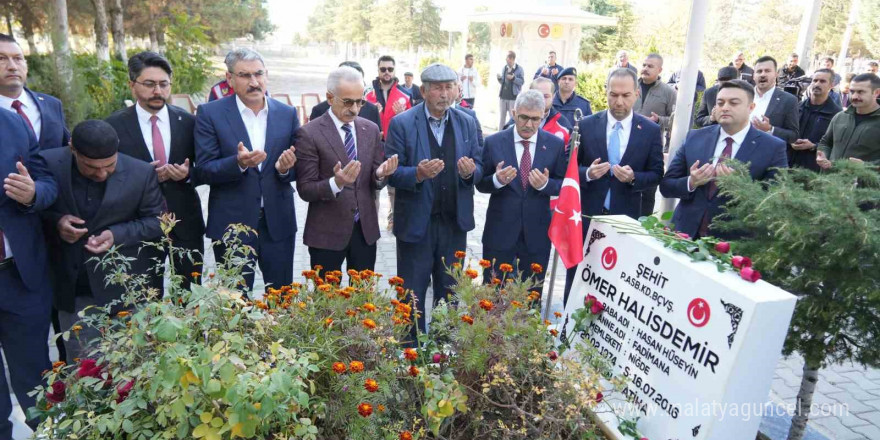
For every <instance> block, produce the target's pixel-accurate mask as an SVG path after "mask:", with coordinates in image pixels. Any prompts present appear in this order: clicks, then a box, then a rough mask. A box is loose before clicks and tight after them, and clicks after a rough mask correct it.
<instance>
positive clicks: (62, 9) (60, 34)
mask: <svg viewBox="0 0 880 440" xmlns="http://www.w3.org/2000/svg"><path fill="white" fill-rule="evenodd" d="M51 15H52V47H53V49H54V51H53V52H54V56H55V67H56V70H57V72H58V81H59V82H60V84H61V89H62V96H60V97H59V98H61V102H72V99H73V95H72V91H73V86H72V81H73V59H72V56H71V53H70V44H69V43H68V41H67V39H68V38H69V36H70V32H69V31H68V24H67V0H53V2H52V11H51ZM70 119H71V118H70V114H68V120H70Z"/></svg>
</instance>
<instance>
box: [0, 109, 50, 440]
mask: <svg viewBox="0 0 880 440" xmlns="http://www.w3.org/2000/svg"><path fill="white" fill-rule="evenodd" d="M0 133H3V135H2V136H0V176H2V177H3V178H4V179H5V178H6V176H8V175H9V174H10V173H18V170H17V169H16V167H15V163H16V162H19V161H21V162H22V164H23V165H24V166H25V167H26V168H27V170H28V173H29V174H30V176H31V178H32V179H33V180H34V183H35V185H36V194H35V199H34V203H33V205H32V206H30V207H27V206H24V205H22V204H20V203H18V202H16V201H15V200H12V199H10V198H9V197H7V196H6V192H5V191H0V230H2V231H3V235H4V240H5V241H6V242H7V244H8V245H9V248H10V249H11V250H12V258H13V259H14V261H15V265H14V266H12V265H9V266H6V267H5V268H3V269H0V345H2V347H3V355H4V357H5V359H6V362H7V367H8V368H9V375H10V378H11V381H12V388H13V389H14V390H15V395H16V398H17V399H18V402H19V404H21V407H22V408H24V409H27V408H29V407H31V406H33V405H34V398H32V397H29V396H28V395H27V393H28V392H30V391H31V390H32V389H33V388H34V387H36V386H37V385H39V384H40V383H41V382H42V378H41V377H40V373H41V372H42V371H43V370H44V369H46V368H49V366H50V364H49V347H48V345H47V344H46V341H47V340H48V337H49V312H50V309H51V305H52V289H51V286H50V285H49V281H48V280H49V274H48V273H47V271H46V268H47V266H48V259H47V254H46V245H45V239H44V237H43V229H42V227H41V225H40V217H39V215H38V214H37V213H38V212H39V211H42V210H44V209H46V208H47V207H49V206H50V205H52V203H53V202H55V199H56V198H57V196H58V186H57V184H56V182H55V179H54V178H53V177H52V175H51V174H50V173H49V171H48V169H47V167H46V161H45V160H44V159H43V158H42V157H41V156H40V155H39V151H40V147H39V145H38V144H37V139H36V137H35V136H34V135H33V132H32V131H31V129H30V128H29V127H28V126H27V125H26V124H25V122H24V120H23V119H22V118H21V117H19V116H18V115H16V114H14V113H12V112H8V111H0ZM0 368H2V365H0ZM11 413H12V402H11V400H10V398H9V386H8V384H7V383H6V378H5V377H2V378H0V438H4V439H6V438H12V423H10V422H9V416H10V414H11Z"/></svg>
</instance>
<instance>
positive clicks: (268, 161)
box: [195, 48, 299, 290]
mask: <svg viewBox="0 0 880 440" xmlns="http://www.w3.org/2000/svg"><path fill="white" fill-rule="evenodd" d="M226 61H227V64H226V68H227V70H228V71H227V72H226V78H227V80H229V81H230V82H231V83H232V84H233V87H234V88H235V95H234V96H227V97H226V98H223V99H219V100H217V101H213V102H209V103H207V104H203V105H201V106H199V110H198V116H197V118H196V135H195V140H196V167H197V168H200V169H201V170H202V171H201V176H202V178H203V182H204V183H207V184H208V185H211V193H210V197H209V199H208V224H207V228H206V235H207V236H208V238H210V239H211V240H214V241H215V242H214V246H213V247H214V256H215V258H216V259H217V261H218V262H225V261H226V258H227V255H226V253H227V252H226V250H227V247H226V245H225V243H223V242H222V241H221V240H222V239H223V234H224V233H225V231H226V228H227V227H228V226H229V225H232V224H237V223H240V224H242V225H244V226H247V227H249V228H251V229H253V230H254V231H255V232H256V233H257V234H256V235H254V234H253V233H251V234H248V235H246V236H242V237H240V238H241V239H242V241H243V243H244V244H246V245H249V246H251V247H253V249H254V250H255V251H256V257H251V258H252V259H254V260H255V261H252V264H251V266H253V263H258V264H259V266H260V270H262V272H263V280H264V281H265V283H266V286H267V287H269V286H274V287H276V288H278V287H280V286H283V285H286V284H290V283H291V282H293V245H294V240H295V237H296V216H295V214H294V207H293V186H292V185H291V183H292V182H293V181H294V180H296V172H295V170H294V169H293V166H294V164H295V163H296V155H295V153H294V152H295V151H296V150H295V148H294V144H295V141H296V131H297V130H298V129H299V119H298V118H297V116H296V109H294V108H293V107H290V106H288V105H285V104H283V103H282V102H280V101H277V100H274V99H272V98H269V97H266V95H265V90H266V85H267V82H268V74H267V71H266V65H265V63H264V62H263V57H262V56H261V55H260V54H259V53H257V52H256V51H253V50H251V49H246V48H241V49H236V50H234V51H232V52H231V53H230V55H229V56H227V58H226ZM244 281H245V284H246V286H247V290H251V289H253V285H254V273H253V269H245V273H244Z"/></svg>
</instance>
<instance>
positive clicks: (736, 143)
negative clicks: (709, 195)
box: [687, 93, 769, 192]
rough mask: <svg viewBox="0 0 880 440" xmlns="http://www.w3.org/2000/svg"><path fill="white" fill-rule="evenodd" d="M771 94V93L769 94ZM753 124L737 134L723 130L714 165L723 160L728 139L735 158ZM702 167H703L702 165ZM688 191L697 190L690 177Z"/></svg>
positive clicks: (714, 156)
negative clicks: (722, 155) (730, 139)
mask: <svg viewBox="0 0 880 440" xmlns="http://www.w3.org/2000/svg"><path fill="white" fill-rule="evenodd" d="M768 94H769V93H768ZM751 127H752V125H751V124H746V127H745V128H743V129H742V130H740V131H738V132H736V133H735V134H728V133H727V132H726V131H724V128H721V131H720V132H719V134H718V142H717V143H716V144H715V153H713V154H712V165H717V164H718V160H719V159H721V153H723V152H724V148H725V147H727V141H725V139H727V138H728V137H731V138H733V147H732V148H731V151H730V157H732V158H735V157H736V153H737V152H738V151H739V147H741V146H742V143H743V141H744V140H745V139H746V135H747V134H749V128H751ZM700 166H702V165H700ZM687 184H688V191H690V192H694V191H696V189H697V188H695V187H694V186H692V185H691V178H690V177H688V182H687Z"/></svg>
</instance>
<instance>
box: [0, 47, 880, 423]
mask: <svg viewBox="0 0 880 440" xmlns="http://www.w3.org/2000/svg"><path fill="white" fill-rule="evenodd" d="M225 64H226V69H227V72H226V74H225V80H224V81H223V82H222V83H220V84H217V85H216V86H214V87H212V90H211V99H210V100H209V102H208V103H206V104H203V105H201V106H199V108H198V111H197V113H196V115H195V116H193V115H191V114H189V113H187V112H186V111H184V110H182V109H180V108H178V107H175V106H173V105H170V104H169V103H168V100H169V98H170V92H171V89H172V86H173V79H174V70H173V67H172V66H171V64H170V63H169V62H168V60H166V59H165V58H164V57H162V56H161V55H159V54H156V53H153V52H142V53H139V54H137V55H135V56H133V57H131V59H130V60H129V62H128V73H129V83H128V86H129V87H130V89H131V94H132V97H133V100H134V101H135V103H134V105H133V106H131V107H128V108H125V109H122V110H120V111H118V112H116V113H114V114H112V115H110V116H109V117H107V119H106V120H104V121H101V120H87V121H84V122H82V123H80V124H78V125H77V126H76V127H75V128H74V129H73V131H72V133H69V132H68V130H67V128H66V124H65V120H64V115H63V111H62V106H61V102H60V101H58V100H57V99H56V98H54V97H51V96H48V95H44V94H40V93H37V92H34V91H31V90H30V89H28V88H27V87H26V82H27V62H26V60H25V58H24V55H23V53H22V50H21V47H20V46H19V45H18V43H17V42H16V41H15V40H14V39H13V38H11V37H9V36H6V35H2V34H0V107H2V108H3V110H0V133H2V136H0V167H2V170H0V171H2V174H3V175H5V176H6V177H5V179H4V193H3V194H2V195H0V285H2V286H3V289H0V345H2V347H3V352H4V357H5V361H6V365H7V366H8V368H9V372H10V379H11V386H12V388H13V390H14V391H15V393H16V396H17V398H18V400H19V402H20V403H21V405H22V406H23V407H29V406H31V405H32V404H33V402H34V400H33V397H31V396H28V395H27V393H28V392H29V391H30V390H31V389H33V388H34V386H36V385H38V384H39V383H40V380H41V379H40V373H41V372H42V371H43V370H45V369H46V368H48V366H49V354H48V348H47V347H46V340H47V337H48V332H49V326H50V322H52V324H54V326H55V331H56V332H62V331H66V330H68V329H70V328H71V326H73V325H74V324H75V323H76V321H77V319H78V313H80V312H82V311H83V310H85V309H86V308H88V307H90V306H103V305H105V304H108V303H109V302H111V301H113V300H115V299H118V298H119V297H120V295H121V294H122V290H121V288H120V287H119V286H115V285H112V284H107V283H105V276H106V275H107V274H108V270H109V269H107V268H104V267H101V266H99V265H96V263H95V262H94V261H93V260H92V259H91V258H92V257H94V256H101V255H103V254H104V253H106V252H107V251H108V250H109V249H110V248H111V247H113V246H119V249H120V251H121V252H122V254H123V255H125V256H129V257H138V256H139V258H134V259H133V260H132V268H131V271H132V272H133V273H143V274H146V275H148V276H149V277H150V280H151V283H152V284H151V285H152V286H153V287H154V288H156V289H157V290H160V291H161V289H162V287H163V275H164V274H163V273H155V272H151V270H150V269H151V267H155V263H154V261H164V260H165V259H166V258H168V256H169V250H168V249H161V248H159V247H157V248H156V249H152V250H149V251H145V252H148V254H147V255H146V257H145V255H144V254H143V253H141V254H138V252H139V248H140V246H139V244H140V243H142V242H149V241H154V242H155V241H157V240H158V239H159V238H160V237H161V236H162V230H161V228H160V223H159V220H158V217H159V216H160V215H161V214H162V213H163V212H171V213H173V214H174V215H175V216H176V218H177V220H179V223H178V224H177V226H176V227H175V228H174V229H173V231H172V232H171V235H170V238H171V240H172V242H173V244H174V246H176V247H178V248H181V249H184V250H186V251H189V252H191V255H192V256H193V257H194V258H193V259H192V260H190V259H189V258H172V261H171V262H170V264H171V265H173V267H174V268H175V271H176V273H178V274H182V275H184V277H185V278H186V281H185V282H186V283H189V282H191V281H194V280H195V279H196V278H197V277H198V276H199V274H200V273H201V270H202V266H201V262H202V260H201V255H202V253H203V252H204V250H205V249H204V245H203V243H204V237H205V236H207V237H208V238H209V239H210V240H211V241H212V247H213V251H214V255H215V256H216V259H217V261H218V262H221V263H222V262H225V261H229V259H231V258H236V255H235V254H234V252H233V251H232V250H231V249H229V248H228V247H227V243H226V242H224V241H223V237H224V234H225V233H226V231H227V228H228V227H229V226H230V225H233V224H241V225H244V226H247V227H249V228H250V229H251V230H252V231H254V232H255V233H251V234H241V235H239V236H238V238H239V239H241V240H242V242H243V243H244V244H246V245H249V246H251V247H252V248H253V249H254V251H255V252H254V253H253V254H249V255H248V259H249V260H250V265H251V267H252V268H255V267H259V268H260V270H261V272H262V274H263V279H264V281H265V284H266V286H267V287H271V286H283V285H287V284H290V283H292V281H293V257H294V252H295V251H296V248H297V246H296V244H295V238H296V232H297V224H296V216H295V212H294V188H295V189H296V191H298V192H299V197H301V198H302V199H303V200H304V201H305V202H307V203H308V214H307V216H306V222H305V225H304V231H303V234H302V237H303V244H305V246H306V248H307V250H308V253H309V262H310V265H321V266H323V268H324V270H325V271H331V270H339V269H341V268H342V267H343V265H345V266H346V267H347V268H349V269H356V270H363V269H374V267H375V263H376V243H377V241H378V239H379V236H380V229H379V221H378V192H379V191H380V190H381V189H382V188H385V187H388V188H389V190H393V192H391V194H392V195H391V197H392V199H391V204H392V210H391V214H390V218H389V224H390V226H391V228H392V230H393V234H394V236H395V239H396V242H397V253H398V256H397V264H398V267H397V275H399V276H401V277H402V278H403V279H404V287H405V288H406V289H408V290H410V291H411V292H412V296H413V299H415V300H416V302H417V309H418V312H419V314H420V315H421V316H420V317H419V319H418V322H417V324H416V325H417V326H418V328H420V329H421V330H422V331H424V330H425V320H424V316H425V314H426V309H427V307H426V305H425V298H426V291H427V288H428V285H429V284H430V283H433V286H434V292H435V294H434V300H435V301H437V300H439V299H440V298H446V297H448V296H449V294H450V288H451V286H452V279H451V277H450V276H449V275H448V274H447V273H446V267H445V264H446V263H448V262H450V261H452V260H453V259H455V252H456V251H459V250H463V249H465V247H466V237H467V233H468V232H469V231H471V230H473V229H474V227H475V221H474V214H475V213H474V194H475V191H479V192H482V193H486V194H489V195H490V198H489V206H488V210H487V212H486V213H485V218H486V221H485V227H484V230H483V231H482V244H483V255H484V257H485V258H487V259H489V260H491V261H493V266H492V267H490V268H487V269H486V271H485V273H484V279H485V281H486V282H491V280H492V278H493V277H494V275H495V273H496V272H497V270H498V268H499V267H498V266H499V265H500V264H502V263H514V264H516V263H518V265H519V266H518V269H519V270H521V271H522V272H523V273H524V274H525V273H530V272H531V271H530V270H529V268H530V267H531V265H532V264H535V263H537V264H541V265H545V264H546V263H547V261H548V259H549V255H550V250H551V243H550V239H549V238H548V234H547V231H548V228H549V225H550V222H551V217H552V213H553V211H552V210H551V209H550V202H551V198H552V197H554V196H557V195H558V194H559V192H560V188H561V186H562V181H563V179H564V177H565V171H566V168H567V165H568V163H569V161H570V160H576V161H577V164H578V166H579V180H580V188H581V204H582V206H581V212H582V213H583V214H584V215H587V216H594V215H603V214H623V215H627V216H630V217H633V218H637V217H639V216H642V215H649V214H651V213H652V212H653V210H654V205H655V202H654V193H655V192H656V189H657V188H658V187H659V189H660V192H661V193H662V194H663V195H664V196H665V197H671V198H677V199H680V202H679V204H678V207H677V208H676V210H675V213H674V216H673V223H674V224H675V227H676V228H677V229H678V230H680V231H682V232H684V233H687V234H689V235H690V236H692V237H701V236H706V235H708V234H719V232H718V231H713V230H712V228H711V220H712V218H713V217H714V216H715V215H717V214H718V213H719V212H720V211H721V209H722V207H723V204H724V199H723V197H718V196H717V193H718V188H717V186H716V185H715V182H714V179H715V177H716V176H719V175H725V174H728V173H730V172H732V171H731V168H730V167H729V166H727V165H726V164H725V160H726V159H728V158H736V159H738V160H740V161H743V162H749V163H750V166H749V172H750V174H751V176H752V177H753V178H754V179H760V180H764V179H769V178H772V176H773V175H774V172H775V169H777V168H783V167H788V166H801V167H806V168H811V169H814V170H816V171H817V172H820V171H821V170H823V169H828V168H830V167H833V166H834V161H835V160H838V159H849V160H856V161H864V162H871V163H873V164H875V165H880V104H878V101H877V99H878V96H880V78H878V77H877V75H876V73H862V74H858V75H855V76H853V77H851V78H848V80H847V83H846V87H845V88H843V89H841V90H840V92H839V98H840V99H841V100H842V99H844V98H845V101H843V102H840V101H839V100H838V99H835V98H834V97H833V96H832V89H833V88H834V87H835V86H836V84H835V81H837V80H839V76H838V75H836V74H835V73H834V71H833V70H832V69H831V68H829V67H826V66H823V68H821V69H818V70H816V71H815V72H814V73H813V74H812V77H811V80H810V81H811V82H810V85H809V87H808V90H807V93H806V98H804V99H803V100H802V101H800V102H798V98H797V97H796V96H795V95H793V94H789V93H787V92H785V91H784V90H783V89H781V88H779V87H778V84H781V82H780V81H782V79H781V78H783V77H785V78H787V79H785V82H787V81H788V80H789V79H791V78H797V77H802V76H803V71H802V70H798V67H797V59H796V58H794V59H789V60H788V64H786V66H783V67H780V66H778V65H777V63H776V60H775V59H773V58H772V57H769V56H764V57H760V58H758V59H757V60H756V61H755V63H754V67H753V68H752V67H749V66H748V65H746V64H745V63H744V57H742V56H741V54H738V55H737V56H736V57H735V60H734V62H733V63H731V66H727V67H724V68H722V69H721V70H720V71H719V72H718V76H717V79H718V81H717V83H716V84H715V85H713V86H712V87H710V88H708V89H706V91H705V94H704V98H703V101H702V105H701V107H700V110H699V111H698V112H697V114H696V118H695V123H696V125H698V126H700V127H702V128H700V129H695V130H692V131H691V132H690V133H689V134H688V136H687V139H686V141H685V142H684V144H683V145H682V146H681V147H680V148H679V149H678V150H677V151H676V153H675V154H674V156H673V157H671V158H670V161H669V164H668V166H664V156H663V153H664V144H665V143H666V137H665V136H664V131H668V130H669V127H670V124H671V121H672V118H673V117H674V111H673V106H674V101H675V90H674V88H675V83H676V82H677V80H675V81H673V80H674V79H675V78H677V77H678V76H679V75H678V74H674V75H673V76H672V78H670V83H666V82H663V81H662V80H661V73H662V71H663V57H662V56H660V55H658V54H650V55H648V56H647V57H645V59H644V60H643V61H642V66H641V69H638V68H637V67H636V66H633V65H632V64H631V63H630V62H629V57H628V54H627V53H626V52H621V53H620V54H618V62H617V64H616V66H615V68H614V69H613V70H612V71H611V72H610V73H609V75H608V79H607V84H606V98H607V102H608V109H607V110H605V111H601V112H598V113H596V114H592V112H591V108H590V102H589V101H588V100H586V99H585V98H583V97H581V96H578V95H577V93H576V92H575V85H576V82H577V72H576V70H575V69H574V68H572V67H567V68H566V67H563V66H560V65H559V64H557V62H556V53H554V52H550V54H549V56H548V59H547V63H546V64H545V65H543V66H541V67H539V68H538V69H537V71H536V72H535V75H534V77H533V79H532V81H531V83H530V84H528V85H526V84H525V80H524V73H523V68H522V66H520V65H518V64H517V63H516V54H515V53H513V52H510V53H509V54H508V56H507V63H506V64H505V65H504V66H503V68H502V70H501V73H500V74H499V75H498V76H497V80H498V82H499V84H500V90H501V91H500V96H499V98H500V110H501V111H500V115H501V116H500V119H499V131H498V132H496V133H494V134H491V135H489V136H486V137H485V138H484V137H483V134H482V128H481V124H480V123H479V121H478V120H477V117H476V114H475V113H474V112H473V110H472V108H473V106H474V100H475V94H476V89H477V87H478V85H479V83H480V81H479V79H478V78H479V73H478V72H477V70H476V69H475V68H474V60H473V56H471V55H468V56H467V57H466V58H465V63H464V65H463V66H462V67H461V69H459V70H458V71H456V70H453V69H452V68H450V67H447V66H445V65H443V64H432V65H430V66H428V67H427V68H425V69H424V70H423V71H421V72H420V73H419V77H420V80H421V85H420V86H415V85H413V82H412V79H413V76H414V75H412V74H411V73H406V74H405V75H404V77H405V82H404V83H403V84H401V83H400V82H399V81H398V80H397V77H396V76H395V68H396V63H395V60H394V58H393V57H390V56H382V57H380V58H379V59H378V62H377V68H378V76H377V77H376V78H375V79H374V80H373V81H372V88H369V89H368V88H367V87H366V86H367V83H366V81H365V79H364V74H363V69H362V68H361V66H360V65H358V64H357V63H354V62H350V61H347V62H344V63H342V64H340V66H339V67H338V68H337V69H335V70H333V71H332V72H331V73H330V74H329V76H328V78H327V91H326V98H327V100H326V101H325V102H322V103H321V104H319V105H318V106H316V107H315V108H314V109H313V111H312V114H311V115H310V118H309V122H308V123H307V124H305V125H303V126H302V127H300V123H299V120H300V119H299V117H298V115H297V112H296V109H294V108H292V107H290V106H288V105H286V104H284V103H282V102H280V101H277V100H275V99H272V98H271V97H270V95H269V94H268V83H269V69H268V67H267V66H266V64H265V61H264V60H263V58H262V57H261V55H260V54H259V53H257V52H255V51H253V50H251V49H244V48H243V49H236V50H233V51H232V52H230V53H229V54H228V55H227V56H226V59H225ZM524 86H525V87H524ZM523 89H525V90H523ZM844 107H845V108H846V110H843V108H844ZM577 110H580V112H581V113H582V114H583V115H584V116H585V117H584V118H583V119H581V120H579V121H575V118H574V114H575V112H576V111H577ZM573 123H577V124H578V130H579V132H580V134H581V145H580V149H579V150H578V154H577V156H576V157H573V158H570V157H569V148H568V147H569V136H570V132H571V130H572V128H573ZM199 185H208V186H209V187H210V196H209V197H210V198H209V200H208V214H207V221H205V218H204V217H203V214H202V209H201V200H200V199H199V195H198V193H197V192H196V191H195V188H196V187H197V186H199ZM582 225H583V226H582V227H583V233H584V234H586V231H587V228H588V225H589V220H588V219H587V220H586V221H583V223H582ZM574 275H575V274H574V272H572V271H570V272H569V274H568V280H567V283H566V291H565V296H566V300H567V297H568V293H569V292H568V291H569V289H570V286H571V284H572V280H573V278H574ZM46 280H50V282H49V283H48V284H47V282H46ZM243 284H244V287H243V289H242V293H243V294H244V295H249V292H250V290H251V289H252V288H253V285H254V270H248V271H246V273H245V275H244V280H243ZM412 332H413V335H415V332H416V326H413V328H412ZM96 334H97V330H95V329H82V330H81V334H80V337H81V338H84V339H87V338H88V337H89V336H93V335H96ZM413 341H414V338H413ZM59 343H60V344H59V351H60V354H61V357H62V359H66V360H68V361H71V360H72V359H74V358H77V357H79V356H81V355H82V353H83V347H81V346H80V345H79V344H78V342H77V338H68V339H67V340H64V341H59ZM8 386H9V384H7V382H6V381H5V380H2V381H0V438H10V437H11V429H12V426H11V423H10V422H9V421H8V416H9V414H10V412H11V408H12V407H11V403H10V399H9V388H8ZM29 423H31V424H32V425H33V424H34V423H36V421H35V420H30V421H29Z"/></svg>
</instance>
